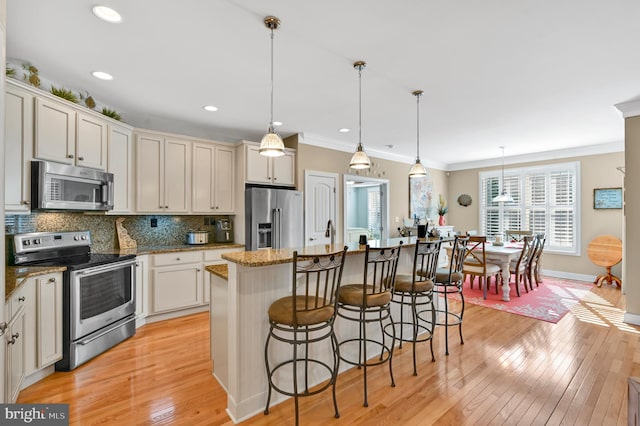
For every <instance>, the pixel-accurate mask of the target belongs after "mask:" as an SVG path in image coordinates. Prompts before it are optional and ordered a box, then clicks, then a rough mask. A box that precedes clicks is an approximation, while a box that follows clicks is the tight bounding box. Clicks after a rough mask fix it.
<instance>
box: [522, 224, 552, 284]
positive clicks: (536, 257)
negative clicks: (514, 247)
mask: <svg viewBox="0 0 640 426" xmlns="http://www.w3.org/2000/svg"><path fill="white" fill-rule="evenodd" d="M546 241H547V234H544V233H541V234H536V248H535V251H534V253H533V255H532V256H531V259H529V265H528V266H527V274H528V275H529V285H530V287H531V289H533V282H534V281H535V283H536V287H539V285H540V283H541V282H542V274H541V273H540V271H541V266H540V265H541V263H542V252H543V251H544V245H545V243H546Z"/></svg>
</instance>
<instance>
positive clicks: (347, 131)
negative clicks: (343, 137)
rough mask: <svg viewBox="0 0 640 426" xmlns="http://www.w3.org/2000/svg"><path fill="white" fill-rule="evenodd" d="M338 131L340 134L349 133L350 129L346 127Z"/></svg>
mask: <svg viewBox="0 0 640 426" xmlns="http://www.w3.org/2000/svg"><path fill="white" fill-rule="evenodd" d="M338 131H339V132H340V133H349V132H350V131H351V129H347V128H346V127H343V128H342V129H338Z"/></svg>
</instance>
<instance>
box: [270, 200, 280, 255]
mask: <svg viewBox="0 0 640 426" xmlns="http://www.w3.org/2000/svg"><path fill="white" fill-rule="evenodd" d="M271 214H272V218H271V223H272V224H273V225H272V226H273V230H272V231H271V237H272V239H273V241H272V244H271V247H272V248H274V249H279V248H280V209H278V208H276V209H273V212H272V213H271Z"/></svg>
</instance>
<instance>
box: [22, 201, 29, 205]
mask: <svg viewBox="0 0 640 426" xmlns="http://www.w3.org/2000/svg"><path fill="white" fill-rule="evenodd" d="M22 204H24V205H25V206H28V205H29V204H31V202H30V201H29V200H22Z"/></svg>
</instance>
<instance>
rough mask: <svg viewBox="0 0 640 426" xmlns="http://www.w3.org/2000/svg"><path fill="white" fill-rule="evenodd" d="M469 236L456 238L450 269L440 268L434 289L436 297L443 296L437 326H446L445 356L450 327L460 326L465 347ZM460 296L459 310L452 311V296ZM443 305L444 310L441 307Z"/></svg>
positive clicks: (459, 329) (447, 350) (447, 351)
mask: <svg viewBox="0 0 640 426" xmlns="http://www.w3.org/2000/svg"><path fill="white" fill-rule="evenodd" d="M468 243H469V237H468V236H466V237H465V236H456V237H455V240H454V241H453V247H452V249H451V258H450V260H449V267H448V268H438V269H437V270H436V283H435V287H434V289H433V292H434V293H435V295H436V297H437V296H438V295H442V300H439V299H438V308H437V309H436V325H440V326H444V345H445V346H444V347H445V354H446V355H449V327H452V326H454V327H455V326H456V325H457V326H458V332H459V333H460V344H461V345H464V340H463V338H462V317H463V316H464V294H463V293H462V283H463V281H464V280H463V278H464V274H463V268H464V258H465V255H466V252H467V244H468ZM456 293H457V294H458V295H459V297H460V304H459V309H458V308H457V307H456V309H455V310H452V307H453V306H452V305H451V304H452V303H455V302H454V301H453V300H449V297H448V296H449V295H450V294H456ZM440 303H442V304H443V305H444V307H443V308H440V307H439V305H440Z"/></svg>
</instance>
